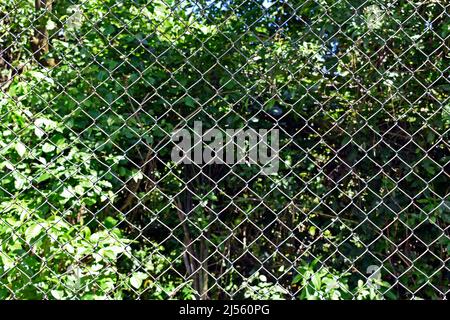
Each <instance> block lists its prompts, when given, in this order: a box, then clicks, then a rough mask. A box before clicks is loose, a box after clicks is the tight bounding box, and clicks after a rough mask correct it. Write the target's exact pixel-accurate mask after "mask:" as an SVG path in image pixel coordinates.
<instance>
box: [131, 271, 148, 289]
mask: <svg viewBox="0 0 450 320" xmlns="http://www.w3.org/2000/svg"><path fill="white" fill-rule="evenodd" d="M146 278H147V275H146V274H145V273H143V272H136V273H134V274H133V275H132V276H131V278H130V284H131V285H132V286H133V287H134V288H136V289H139V288H140V287H141V285H142V281H143V280H145V279H146Z"/></svg>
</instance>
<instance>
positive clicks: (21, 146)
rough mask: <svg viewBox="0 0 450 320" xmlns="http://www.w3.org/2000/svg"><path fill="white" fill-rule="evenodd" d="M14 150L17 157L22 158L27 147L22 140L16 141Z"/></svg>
mask: <svg viewBox="0 0 450 320" xmlns="http://www.w3.org/2000/svg"><path fill="white" fill-rule="evenodd" d="M15 149H16V152H17V154H18V155H19V157H21V158H23V156H24V155H25V153H26V152H27V148H26V147H25V145H24V144H23V143H22V142H17V143H16V146H15Z"/></svg>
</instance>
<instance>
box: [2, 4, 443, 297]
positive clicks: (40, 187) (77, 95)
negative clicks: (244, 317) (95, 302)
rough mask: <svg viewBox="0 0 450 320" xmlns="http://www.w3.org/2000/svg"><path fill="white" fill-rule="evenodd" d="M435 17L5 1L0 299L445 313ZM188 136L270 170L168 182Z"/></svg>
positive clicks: (363, 10)
mask: <svg viewBox="0 0 450 320" xmlns="http://www.w3.org/2000/svg"><path fill="white" fill-rule="evenodd" d="M37 3H39V1H37ZM447 10H448V4H446V1H422V2H419V1H401V0H388V1H383V2H378V1H366V0H347V1H334V0H316V1H312V0H307V1H301V0H293V1H281V0H279V1H273V2H269V1H260V0H254V1H233V0H227V1H203V0H202V1H176V0H164V1H162V0H120V1H119V0H84V1H72V0H71V1H68V0H54V1H51V0H42V1H41V5H40V6H38V5H37V4H36V3H35V1H31V0H2V2H1V4H0V86H1V91H0V298H2V299H11V298H19V299H36V298H38V299H39V298H49V299H71V298H80V299H94V298H95V299H101V298H111V299H134V298H138V297H140V298H142V299H168V298H179V299H192V298H212V299H217V298H230V297H233V298H252V299H261V298H266V299H283V298H290V297H295V298H298V299H320V298H321V299H351V298H357V299H380V298H417V297H418V298H426V299H430V298H433V299H436V298H437V299H442V298H444V297H445V295H446V293H447V292H448V286H449V275H450V273H449V265H448V259H449V250H450V241H449V229H448V225H449V222H450V202H449V201H450V199H449V186H450V184H449V179H448V178H449V174H448V172H449V159H450V153H449V144H448V129H449V126H450V104H449V101H448V96H449V89H450V85H449V79H450V78H449V76H448V58H449V47H448V34H449V33H450V30H449V26H450V24H449V19H448V12H447ZM197 120H201V121H203V123H204V126H205V127H206V126H209V127H213V126H219V127H220V128H223V129H226V128H255V129H261V128H265V129H271V128H278V129H280V133H281V135H280V159H281V164H280V169H279V171H278V173H277V174H273V175H269V176H264V175H261V174H260V168H259V167H258V166H246V165H235V166H232V167H229V166H226V165H219V164H215V165H205V166H197V165H195V164H191V165H182V164H179V165H176V164H174V163H173V162H172V161H171V158H170V152H171V148H172V144H171V143H170V139H169V138H170V134H171V132H172V131H173V130H174V129H175V128H180V127H182V126H188V127H192V125H193V122H194V121H197ZM373 266H377V267H378V268H379V269H378V271H377V272H376V274H375V276H374V274H372V275H371V274H370V273H369V272H368V269H370V267H373Z"/></svg>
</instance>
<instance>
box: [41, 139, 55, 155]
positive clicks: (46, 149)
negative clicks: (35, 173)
mask: <svg viewBox="0 0 450 320" xmlns="http://www.w3.org/2000/svg"><path fill="white" fill-rule="evenodd" d="M53 150H55V146H54V145H52V144H50V143H48V142H46V143H44V145H43V146H42V151H44V152H45V153H49V152H52V151H53Z"/></svg>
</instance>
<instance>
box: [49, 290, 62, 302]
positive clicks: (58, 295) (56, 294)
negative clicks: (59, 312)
mask: <svg viewBox="0 0 450 320" xmlns="http://www.w3.org/2000/svg"><path fill="white" fill-rule="evenodd" d="M50 293H51V294H52V296H53V297H54V298H55V299H57V300H62V299H63V298H64V291H62V290H51V291H50Z"/></svg>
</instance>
